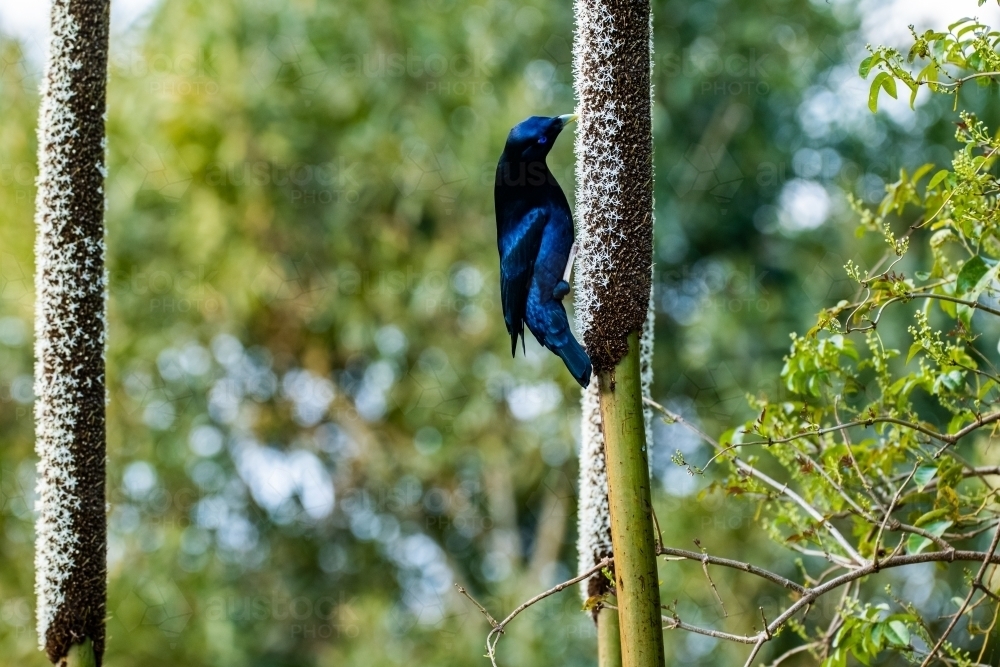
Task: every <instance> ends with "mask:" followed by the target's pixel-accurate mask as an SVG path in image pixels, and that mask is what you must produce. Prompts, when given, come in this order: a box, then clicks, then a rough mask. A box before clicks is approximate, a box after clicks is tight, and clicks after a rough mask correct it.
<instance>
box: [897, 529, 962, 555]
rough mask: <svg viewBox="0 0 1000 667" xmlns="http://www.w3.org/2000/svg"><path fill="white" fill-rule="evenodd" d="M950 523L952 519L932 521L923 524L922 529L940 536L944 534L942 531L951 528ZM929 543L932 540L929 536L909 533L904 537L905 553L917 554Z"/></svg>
mask: <svg viewBox="0 0 1000 667" xmlns="http://www.w3.org/2000/svg"><path fill="white" fill-rule="evenodd" d="M952 524H953V522H952V521H935V522H934V523H932V524H930V525H928V526H925V527H924V530H926V531H927V532H928V533H930V534H931V535H933V536H934V537H941V536H942V535H944V531H946V530H948V529H949V528H951V526H952ZM931 544H932V542H931V540H930V539H929V538H926V537H924V536H923V535H917V534H915V533H910V535H909V537H907V538H906V553H908V554H910V555H913V554H918V553H920V552H922V551H923V550H924V549H926V548H927V547H929V546H930V545H931Z"/></svg>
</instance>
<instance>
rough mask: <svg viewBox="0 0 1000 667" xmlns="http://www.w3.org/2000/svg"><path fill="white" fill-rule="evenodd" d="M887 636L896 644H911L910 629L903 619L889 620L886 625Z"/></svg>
mask: <svg viewBox="0 0 1000 667" xmlns="http://www.w3.org/2000/svg"><path fill="white" fill-rule="evenodd" d="M884 632H885V637H886V639H888V640H889V642H890V643H892V644H895V645H896V646H908V645H909V644H910V630H909V629H908V628H907V627H906V623H903V622H902V621H889V622H888V623H887V624H886V626H885V630H884Z"/></svg>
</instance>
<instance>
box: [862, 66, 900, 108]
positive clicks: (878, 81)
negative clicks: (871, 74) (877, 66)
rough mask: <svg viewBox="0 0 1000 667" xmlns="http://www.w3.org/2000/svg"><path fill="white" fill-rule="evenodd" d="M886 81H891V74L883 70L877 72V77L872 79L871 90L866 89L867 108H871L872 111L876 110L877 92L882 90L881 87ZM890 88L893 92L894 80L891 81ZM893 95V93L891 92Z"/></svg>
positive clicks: (894, 88) (894, 87)
mask: <svg viewBox="0 0 1000 667" xmlns="http://www.w3.org/2000/svg"><path fill="white" fill-rule="evenodd" d="M886 81H893V79H892V76H891V75H889V74H887V73H885V72H882V73H881V74H879V75H878V76H877V77H875V80H874V81H872V87H871V90H870V91H868V108H869V109H871V112H872V113H875V112H877V111H878V94H879V93H880V92H881V91H882V87H883V85H884V83H885V82H886ZM887 90H888V89H887ZM892 90H893V93H895V90H896V83H895V81H893V84H892ZM893 97H895V94H893Z"/></svg>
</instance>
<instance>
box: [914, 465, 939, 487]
mask: <svg viewBox="0 0 1000 667" xmlns="http://www.w3.org/2000/svg"><path fill="white" fill-rule="evenodd" d="M937 471H938V469H937V466H920V467H919V468H917V472H916V473H915V474H914V475H913V481H914V482H915V483H916V485H917V488H918V489H919V490H921V491H923V490H924V487H925V486H927V484H928V483H930V481H931V480H932V479H934V475H936V474H937Z"/></svg>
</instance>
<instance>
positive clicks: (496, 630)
mask: <svg viewBox="0 0 1000 667" xmlns="http://www.w3.org/2000/svg"><path fill="white" fill-rule="evenodd" d="M612 561H613V559H612V558H610V557H609V558H605V559H604V560H602V561H601V562H600V563H598V564H597V565H595V566H594V567H592V568H590V569H589V570H587V571H586V572H584V573H583V574H580V575H577V576H575V577H573V578H572V579H569V580H567V581H564V582H562V583H561V584H556V585H555V586H553V587H552V588H550V589H548V590H547V591H543V592H541V593H539V594H538V595H536V596H535V597H533V598H531V599H530V600H528V601H527V602H522V603H521V604H520V605H519V606H518V607H517V608H516V609H515V610H514V611H512V612H510V613H509V614H507V617H506V618H504V619H503V620H502V621H499V622H498V621H497V620H496V619H495V618H493V616H491V615H490V613H489V612H488V611H487V610H486V608H485V607H483V605H481V604H479V602H477V601H476V599H475V598H473V597H472V596H471V595H470V594H469V593H468V591H466V590H465V589H464V588H462V587H461V586H457V585H456V587H457V588H458V592H459V593H461V594H462V595H464V596H465V597H467V598H468V599H469V600H470V601H472V604H474V605H476V607H478V608H479V611H481V612H482V613H483V615H484V616H485V617H486V620H487V621H489V623H490V625H491V626H492V628H493V629H492V630H490V633H489V634H488V635H486V651H487V657H488V658H489V659H490V663H492V664H493V667H497V660H496V647H497V643H498V642H499V641H500V636H501V635H502V634H503V633H504V630H505V629H506V628H507V624H508V623H510V622H511V621H513V620H514V618H515V617H516V616H517V615H518V614H520V613H521V612H522V611H524V610H525V609H527V608H528V607H530V606H532V605H533V604H535V603H537V602H540V601H541V600H544V599H545V598H547V597H549V596H550V595H555V594H556V593H558V592H559V591H561V590H564V589H566V588H569V587H570V586H572V585H574V584H578V583H580V582H581V581H583V580H585V579H588V578H589V577H590V576H591V575H594V574H597V573H598V572H600V571H601V570H603V569H604V568H606V567H609V566H610V565H611V563H612Z"/></svg>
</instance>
